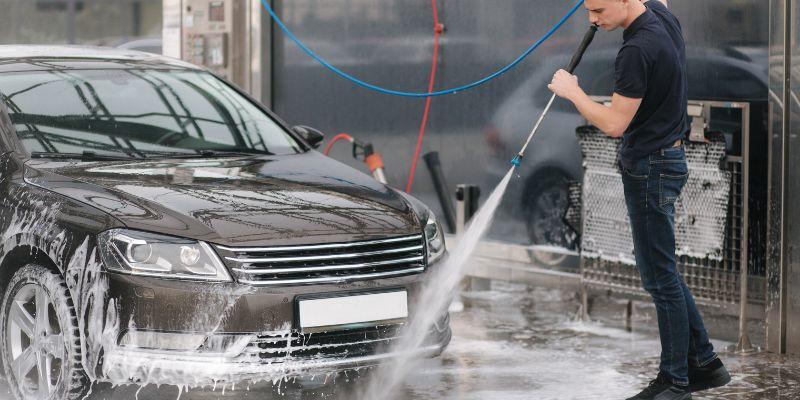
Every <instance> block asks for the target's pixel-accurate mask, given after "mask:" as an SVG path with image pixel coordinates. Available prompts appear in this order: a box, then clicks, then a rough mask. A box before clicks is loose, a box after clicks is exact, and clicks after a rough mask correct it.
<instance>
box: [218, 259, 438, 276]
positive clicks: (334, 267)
mask: <svg viewBox="0 0 800 400" xmlns="http://www.w3.org/2000/svg"><path fill="white" fill-rule="evenodd" d="M423 258H424V257H423V256H416V257H409V258H400V259H397V260H388V261H376V262H371V263H361V264H343V265H328V266H322V267H298V268H234V269H233V270H234V271H236V272H241V273H243V274H295V273H302V272H322V271H340V270H347V269H358V268H368V267H380V266H384V265H395V264H402V263H408V262H414V261H422V260H423ZM245 265H247V264H245Z"/></svg>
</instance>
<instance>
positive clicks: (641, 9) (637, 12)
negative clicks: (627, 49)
mask: <svg viewBox="0 0 800 400" xmlns="http://www.w3.org/2000/svg"><path fill="white" fill-rule="evenodd" d="M630 7H631V10H630V12H629V13H628V18H627V19H625V23H623V24H622V27H623V28H625V29H628V27H629V26H631V24H632V23H633V21H636V18H639V17H640V16H641V15H642V14H644V13H645V11H647V7H645V6H644V4H642V3H640V2H638V1H632V2H631V3H630Z"/></svg>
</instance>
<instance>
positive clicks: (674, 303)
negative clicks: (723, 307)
mask: <svg viewBox="0 0 800 400" xmlns="http://www.w3.org/2000/svg"><path fill="white" fill-rule="evenodd" d="M620 170H621V173H622V183H623V186H624V188H625V203H626V205H627V207H628V216H629V217H630V220H631V233H632V234H633V247H634V253H635V257H636V266H637V268H638V269H639V275H640V276H641V278H642V284H643V285H644V289H645V290H646V291H647V292H648V293H649V294H650V296H652V298H653V303H655V305H656V313H657V314H658V331H659V335H660V337H661V365H660V370H661V372H662V373H664V374H666V376H667V377H669V378H670V379H672V383H673V384H677V385H686V384H688V382H689V379H688V365H689V363H691V364H692V365H694V366H705V365H706V364H708V363H710V362H711V361H714V359H716V358H717V355H716V354H715V353H714V347H713V346H712V345H711V343H710V342H709V340H708V332H707V331H706V328H705V326H704V325H703V318H702V317H701V316H700V313H699V312H698V311H697V306H696V305H695V302H694V297H692V293H691V292H690V291H689V288H688V287H687V286H686V282H685V281H684V280H683V277H682V276H681V274H680V273H679V272H678V269H677V267H676V264H675V200H676V199H677V198H678V196H680V194H681V190H683V186H684V185H685V184H686V180H687V179H688V177H689V170H688V167H687V165H686V153H685V150H684V148H683V146H680V147H670V148H665V149H662V150H659V151H657V152H655V153H652V154H650V155H649V156H647V157H645V158H642V159H640V160H638V161H636V162H634V163H633V164H632V165H630V166H629V167H625V166H623V165H620Z"/></svg>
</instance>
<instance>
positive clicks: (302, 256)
mask: <svg viewBox="0 0 800 400" xmlns="http://www.w3.org/2000/svg"><path fill="white" fill-rule="evenodd" d="M216 248H217V250H218V251H219V253H220V255H222V257H223V258H224V259H225V262H226V264H228V266H229V267H230V268H231V271H233V274H234V276H235V277H236V279H237V280H238V281H239V282H241V283H247V284H251V285H302V284H315V283H341V282H350V281H357V280H364V279H376V278H388V277H396V276H403V275H409V274H415V273H419V272H422V271H424V270H425V243H424V240H423V237H422V235H411V236H402V237H395V238H389V239H381V240H369V241H361V242H348V243H330V244H318V245H301V246H280V247H226V246H216Z"/></svg>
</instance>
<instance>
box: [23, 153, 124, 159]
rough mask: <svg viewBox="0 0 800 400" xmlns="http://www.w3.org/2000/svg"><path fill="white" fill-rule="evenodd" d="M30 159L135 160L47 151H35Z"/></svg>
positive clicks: (108, 155)
mask: <svg viewBox="0 0 800 400" xmlns="http://www.w3.org/2000/svg"><path fill="white" fill-rule="evenodd" d="M31 157H32V158H58V159H77V160H91V161H119V160H136V158H134V157H129V156H114V155H110V154H97V153H95V152H93V151H83V152H82V153H58V152H47V151H35V152H33V153H31Z"/></svg>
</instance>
